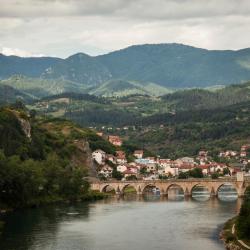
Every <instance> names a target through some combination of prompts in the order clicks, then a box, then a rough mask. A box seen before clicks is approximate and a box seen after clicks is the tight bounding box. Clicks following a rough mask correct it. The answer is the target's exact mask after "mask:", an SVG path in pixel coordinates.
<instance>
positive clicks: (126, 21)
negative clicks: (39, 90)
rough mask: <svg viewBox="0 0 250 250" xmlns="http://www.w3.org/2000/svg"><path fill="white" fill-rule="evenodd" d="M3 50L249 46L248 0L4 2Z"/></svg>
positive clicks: (0, 1) (0, 22)
mask: <svg viewBox="0 0 250 250" xmlns="http://www.w3.org/2000/svg"><path fill="white" fill-rule="evenodd" d="M0 27H1V28H0V51H13V53H24V54H25V53H26V54H28V53H29V52H30V53H32V54H45V55H53V56H55V55H56V56H62V57H66V56H68V55H70V54H73V53H75V52H79V51H82V52H87V53H90V54H99V53H103V52H108V51H112V50H115V49H120V48H124V47H127V46H129V45H133V44H142V43H166V42H178V43H184V44H190V45H193V46H197V47H203V48H209V49H239V48H243V47H249V46H250V28H249V27H250V1H249V0H67V1H66V0H0Z"/></svg>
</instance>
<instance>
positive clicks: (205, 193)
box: [191, 185, 211, 201]
mask: <svg viewBox="0 0 250 250" xmlns="http://www.w3.org/2000/svg"><path fill="white" fill-rule="evenodd" d="M191 193H192V198H193V199H194V200H196V201H207V200H209V199H210V195H211V194H210V192H209V190H208V188H207V187H204V186H202V185H196V186H195V187H193V189H192V192H191Z"/></svg>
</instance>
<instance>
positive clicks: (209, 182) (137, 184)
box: [91, 177, 250, 197]
mask: <svg viewBox="0 0 250 250" xmlns="http://www.w3.org/2000/svg"><path fill="white" fill-rule="evenodd" d="M225 184H226V185H228V184H231V185H232V186H233V187H234V188H235V189H236V191H237V194H238V197H242V196H244V193H245V191H246V187H247V186H250V178H249V177H248V178H246V177H245V178H221V179H183V180H182V179H169V180H153V181H146V180H138V181H116V180H110V181H96V182H92V183H91V189H92V190H98V191H100V192H105V190H106V188H107V187H110V188H112V189H114V190H115V192H116V194H123V192H124V189H125V188H126V187H133V188H134V189H135V190H136V193H137V194H143V192H144V191H145V189H146V188H147V187H155V188H158V189H159V190H160V194H161V195H167V194H168V191H169V189H170V188H171V187H173V186H177V187H180V188H181V189H182V190H183V192H184V195H185V196H191V195H192V190H193V189H194V188H195V187H196V186H203V187H205V188H207V189H208V191H209V193H210V194H211V196H217V195H218V192H219V189H220V187H221V186H223V185H225Z"/></svg>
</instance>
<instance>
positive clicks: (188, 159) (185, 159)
mask: <svg viewBox="0 0 250 250" xmlns="http://www.w3.org/2000/svg"><path fill="white" fill-rule="evenodd" d="M176 163H178V164H179V165H182V164H194V163H195V162H194V158H192V157H182V158H179V159H177V160H176Z"/></svg>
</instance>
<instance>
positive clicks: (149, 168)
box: [146, 163, 157, 173]
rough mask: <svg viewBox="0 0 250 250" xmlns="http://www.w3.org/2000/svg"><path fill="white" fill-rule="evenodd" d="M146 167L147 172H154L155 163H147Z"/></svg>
mask: <svg viewBox="0 0 250 250" xmlns="http://www.w3.org/2000/svg"><path fill="white" fill-rule="evenodd" d="M146 169H147V172H148V173H155V172H156V170H157V169H156V164H154V163H148V164H146Z"/></svg>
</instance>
